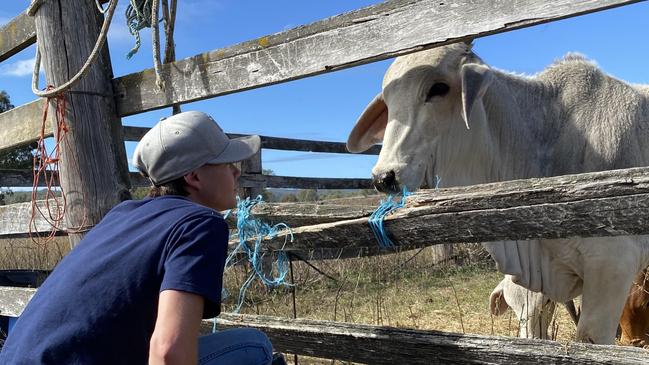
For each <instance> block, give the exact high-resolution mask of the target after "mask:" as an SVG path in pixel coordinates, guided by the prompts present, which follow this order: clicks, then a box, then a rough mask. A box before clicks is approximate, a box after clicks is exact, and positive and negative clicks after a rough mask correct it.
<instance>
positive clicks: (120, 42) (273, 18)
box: [0, 0, 649, 177]
mask: <svg viewBox="0 0 649 365" xmlns="http://www.w3.org/2000/svg"><path fill="white" fill-rule="evenodd" d="M378 2H379V1H371V0H326V1H325V0H320V1H315V0H314V1H304V0H301V1H295V0H280V1H268V2H262V1H242V0H239V1H234V0H179V6H178V19H177V22H176V32H175V39H176V55H177V58H178V59H181V58H185V57H189V56H193V55H195V54H198V53H202V52H206V51H209V50H213V49H217V48H222V47H225V46H229V45H233V44H237V43H240V42H243V41H245V40H249V39H253V38H257V37H260V36H263V35H266V34H272V33H276V32H281V31H283V30H286V29H290V28H293V27H296V26H299V25H303V24H308V23H311V22H314V21H317V20H320V19H323V18H326V17H329V16H333V15H336V14H339V13H342V12H346V11H349V10H353V9H356V8H360V7H364V6H367V5H371V4H374V3H378ZM127 4H128V1H126V0H121V1H120V2H119V5H118V10H117V14H116V15H115V18H114V20H113V24H112V25H111V31H110V33H109V47H110V52H111V58H112V61H113V71H114V73H115V75H116V76H121V75H125V74H128V73H132V72H137V71H140V70H142V69H145V68H149V67H152V58H151V47H150V44H151V43H150V32H149V31H148V30H145V31H143V32H142V35H143V42H142V48H141V49H140V51H139V52H138V53H137V54H136V55H135V56H134V57H133V58H132V59H131V60H126V57H125V55H126V53H127V52H128V51H129V50H130V48H131V47H132V46H133V44H134V39H133V38H132V37H131V35H130V34H129V33H128V30H127V29H126V25H125V20H124V10H125V8H126V5H127ZM28 5H29V1H28V0H11V1H3V4H2V6H1V8H0V24H4V23H6V22H7V21H8V20H10V19H11V18H13V17H14V16H16V15H18V14H19V13H20V12H21V11H23V10H24V9H25V8H26V7H27V6H28ZM647 19H649V3H647V2H642V3H638V4H634V5H628V6H624V7H621V8H617V9H611V10H607V11H603V12H599V13H595V14H590V15H585V16H581V17H577V18H571V19H567V20H562V21H559V22H553V23H549V24H544V25H540V26H536V27H531V28H526V29H522V30H517V31H513V32H508V33H505V34H500V35H495V36H489V37H483V38H480V39H477V40H476V41H475V50H476V52H477V53H478V54H479V55H480V56H481V57H482V58H483V59H484V60H485V61H486V62H487V63H488V64H490V65H492V66H494V67H497V68H499V69H503V70H509V71H512V72H516V73H525V74H533V73H536V72H539V71H541V70H542V69H543V68H544V67H546V66H547V65H549V64H550V63H552V62H553V61H554V60H556V59H558V58H561V57H562V56H563V55H564V54H566V53H567V52H572V51H574V52H579V53H582V54H584V55H586V56H587V57H589V58H591V59H593V60H595V61H596V62H597V63H598V64H599V65H600V66H601V68H602V69H604V70H605V71H606V72H608V73H610V74H612V75H614V76H616V77H618V78H621V79H624V80H627V81H629V82H632V83H649V61H648V60H649V46H648V45H647V43H646V37H647V27H646V22H647ZM33 57H34V47H33V46H32V47H29V48H28V49H26V50H25V51H23V52H21V53H19V54H17V55H15V56H13V57H12V58H10V59H9V60H7V61H5V62H3V63H2V64H0V90H6V91H7V92H8V93H9V94H10V95H11V98H12V102H13V104H15V105H21V104H24V103H26V102H29V101H31V100H34V99H35V97H34V96H33V94H32V93H31V86H30V85H31V65H32V64H33ZM389 63H390V60H386V61H381V62H376V63H372V64H368V65H364V66H359V67H355V68H352V69H347V70H343V71H338V72H334V73H329V74H326V75H320V76H316V77H311V78H307V79H302V80H297V81H292V82H288V83H284V84H279V85H274V86H271V87H265V88H260V89H255V90H250V91H246V92H241V93H236V94H231V95H226V96H223V97H219V98H214V99H209V100H204V101H201V102H196V103H190V104H185V105H183V110H191V109H196V110H203V111H205V112H208V113H210V114H211V115H212V116H214V118H215V119H216V120H217V121H218V122H219V124H220V125H221V126H222V127H223V129H225V131H227V132H232V133H254V134H262V135H269V136H281V137H287V138H300V139H314V140H327V141H341V142H343V141H345V140H346V139H347V134H348V133H349V131H350V130H351V128H352V127H353V125H354V123H355V121H356V118H357V117H358V115H359V114H360V113H361V112H362V111H363V109H364V107H365V105H366V104H367V103H368V102H369V101H370V100H371V99H372V98H373V97H374V95H376V93H377V92H379V91H380V86H381V80H382V77H383V73H384V72H385V70H386V68H387V67H388V65H389ZM40 84H41V85H43V84H44V80H41V83H40ZM170 113H171V111H170V109H164V110H160V111H154V112H149V113H143V114H138V115H135V116H131V117H128V118H124V119H122V122H123V124H124V125H135V126H149V127H150V126H152V125H153V124H154V123H155V122H156V121H157V120H158V119H159V118H160V117H162V116H165V115H168V114H170ZM133 148H134V143H127V152H128V153H129V157H130V154H131V153H132V150H133ZM262 158H263V166H264V168H268V169H272V170H273V171H275V173H276V174H278V175H288V176H317V177H368V176H369V172H370V169H371V167H372V165H373V163H374V162H375V160H376V157H375V156H357V155H341V154H317V153H303V152H283V151H273V150H264V151H263V153H262Z"/></svg>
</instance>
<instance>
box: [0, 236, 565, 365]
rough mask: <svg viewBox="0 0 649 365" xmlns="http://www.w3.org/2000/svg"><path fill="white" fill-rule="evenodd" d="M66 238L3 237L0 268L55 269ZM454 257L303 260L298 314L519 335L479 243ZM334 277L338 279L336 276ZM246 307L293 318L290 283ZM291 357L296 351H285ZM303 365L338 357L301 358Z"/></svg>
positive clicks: (235, 275) (240, 275) (559, 326)
mask: <svg viewBox="0 0 649 365" xmlns="http://www.w3.org/2000/svg"><path fill="white" fill-rule="evenodd" d="M68 247H69V246H68V241H67V238H65V237H62V238H56V239H55V240H54V241H52V242H50V243H48V244H47V245H46V246H38V245H36V244H34V243H32V242H31V241H30V240H3V241H0V269H51V268H53V267H54V265H55V264H56V263H57V262H58V261H59V260H60V259H61V258H62V257H63V255H64V254H65V253H67V252H68ZM454 249H455V252H454V260H453V261H451V262H442V263H439V262H438V261H439V259H438V258H439V256H438V253H436V252H435V251H434V249H433V248H431V247H429V248H425V249H423V250H421V251H407V252H402V253H398V254H392V255H385V256H375V257H368V258H354V259H346V260H330V261H316V262H312V263H311V264H313V265H314V266H316V267H317V268H318V269H319V270H321V271H323V272H324V273H326V274H327V275H328V276H330V277H331V278H332V279H330V278H327V277H325V276H324V275H322V274H320V273H318V272H316V271H315V270H314V269H313V268H311V267H310V266H309V265H307V264H306V263H304V262H294V263H293V268H294V274H295V284H296V285H295V290H296V304H297V305H296V306H297V316H298V317H299V318H307V319H321V320H333V321H345V322H353V323H367V324H376V325H385V326H394V327H407V328H415V329H427V330H440V331H445V332H457V333H472V334H482V335H496V336H516V335H517V330H518V324H517V321H516V319H515V318H513V316H512V314H511V311H510V312H508V313H507V314H505V315H504V316H500V317H492V316H491V315H490V313H489V310H488V304H489V302H488V301H489V294H490V293H491V291H492V290H493V288H494V287H495V286H496V285H497V284H498V282H499V281H500V280H501V279H502V274H499V273H498V272H497V271H496V270H495V268H494V266H493V262H492V261H491V259H490V258H489V257H488V255H487V254H486V252H484V250H482V248H481V246H479V245H457V246H455V248H454ZM245 270H246V269H245V267H243V266H239V267H236V268H233V269H230V270H228V271H227V272H226V275H225V279H224V285H225V287H226V289H227V290H228V291H229V292H230V293H231V296H230V298H228V299H226V300H225V301H224V307H223V310H224V311H231V310H233V308H234V307H235V303H234V300H235V299H236V297H237V296H238V289H239V288H240V287H241V284H242V283H243V282H244V281H245V279H246V277H247V273H246V272H245ZM334 279H335V280H334ZM241 312H242V313H249V314H264V315H273V316H280V317H291V316H292V314H293V311H292V287H279V288H275V289H273V290H267V289H266V288H264V287H263V286H262V285H260V284H258V283H255V284H254V285H253V286H252V287H251V288H250V289H249V291H248V294H247V296H246V302H245V305H244V306H243V308H242V310H241ZM556 312H557V313H556V314H555V317H556V319H555V321H554V325H553V326H554V327H555V328H554V333H556V339H557V340H559V341H562V342H565V341H568V340H570V339H572V338H573V337H574V334H575V328H574V325H573V324H572V322H571V321H570V319H569V317H568V314H567V313H566V312H565V310H564V309H563V307H558V310H557V311H556ZM287 359H288V360H292V356H288V357H287ZM300 363H301V364H331V363H332V362H331V361H330V360H329V361H323V360H316V359H309V358H304V357H300Z"/></svg>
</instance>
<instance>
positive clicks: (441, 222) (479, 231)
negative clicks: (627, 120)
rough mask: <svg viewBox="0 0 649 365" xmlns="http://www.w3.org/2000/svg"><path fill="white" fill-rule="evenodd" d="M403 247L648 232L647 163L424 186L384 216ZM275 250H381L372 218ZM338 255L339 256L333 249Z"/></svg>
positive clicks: (305, 235) (305, 230) (301, 236)
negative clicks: (481, 182)
mask: <svg viewBox="0 0 649 365" xmlns="http://www.w3.org/2000/svg"><path fill="white" fill-rule="evenodd" d="M385 228H386V230H387V231H388V232H389V234H390V236H391V238H392V239H393V241H394V242H395V243H396V244H397V245H399V248H402V249H403V248H415V247H422V246H429V245H434V244H442V243H457V242H488V241H498V240H525V239H533V238H564V237H595V236H616V235H639V234H648V233H649V168H634V169H627V170H616V171H605V172H598V173H588V174H580V175H567V176H558V177H551V178H544V179H530V180H516V181H508V182H502V183H493V184H486V185H475V186H471V187H463V188H451V189H441V190H439V191H434V190H432V191H431V190H423V191H420V192H417V193H415V194H414V195H412V196H411V197H409V198H408V199H407V203H406V206H405V207H404V208H401V209H399V210H398V211H396V212H395V213H394V214H392V215H390V216H388V217H386V219H385ZM293 234H294V238H295V239H294V241H293V242H292V243H289V244H285V237H284V236H285V234H280V235H278V236H277V237H276V238H275V239H273V240H270V241H267V244H268V247H270V248H271V249H283V250H287V251H290V250H299V251H301V252H304V251H311V250H315V251H320V252H323V253H324V252H326V251H331V252H332V253H333V252H340V251H341V250H342V251H345V250H349V249H351V250H354V251H357V250H358V249H359V248H366V250H367V254H374V253H377V252H380V251H385V250H381V249H379V248H378V245H377V244H376V242H375V240H374V238H373V233H372V231H371V229H370V227H369V225H368V224H367V218H364V217H363V218H356V219H351V220H346V221H338V222H333V223H324V224H319V225H314V226H305V227H298V228H295V229H293ZM333 257H335V256H333Z"/></svg>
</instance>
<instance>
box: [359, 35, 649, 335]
mask: <svg viewBox="0 0 649 365" xmlns="http://www.w3.org/2000/svg"><path fill="white" fill-rule="evenodd" d="M648 90H649V88H647V87H646V86H633V85H629V84H627V83H625V82H622V81H620V80H617V79H615V78H612V77H610V76H607V75H605V74H604V73H603V72H602V71H600V70H599V69H598V68H597V67H596V66H595V65H594V64H592V63H591V62H588V61H586V60H585V59H583V58H582V57H580V56H576V55H569V56H567V57H566V58H565V59H563V60H561V61H559V62H557V63H555V64H553V65H552V66H550V67H549V68H547V69H546V70H544V71H543V72H541V73H539V74H538V75H535V76H532V77H527V76H521V75H514V74H511V73H507V72H503V71H499V70H495V69H492V68H490V67H489V66H487V65H485V64H484V63H483V62H482V60H481V59H480V58H479V57H477V56H476V55H475V54H474V53H473V52H472V50H471V46H470V45H467V44H463V43H462V44H453V45H449V46H445V47H440V48H435V49H431V50H427V51H423V52H418V53H414V54H410V55H406V56H402V57H399V58H397V59H396V60H395V61H394V63H393V64H392V65H391V66H390V68H389V69H388V70H387V72H386V74H385V78H384V80H383V91H382V93H380V94H379V95H378V96H377V97H376V98H375V99H374V100H373V101H372V102H371V103H370V104H369V105H368V106H367V108H366V110H365V111H364V112H363V114H362V115H361V117H360V119H359V120H358V122H357V123H356V126H355V127H354V129H353V130H352V131H351V133H350V135H349V139H348V141H347V147H348V149H349V150H350V151H351V152H360V151H364V150H366V149H368V148H369V147H370V146H372V145H373V144H375V143H378V142H380V141H383V148H382V150H381V154H380V155H379V159H378V161H377V163H376V165H375V166H374V168H373V169H372V174H373V177H374V184H375V186H376V187H377V188H378V189H379V190H382V191H399V190H401V188H402V187H404V186H405V187H407V188H408V189H409V190H411V191H412V190H416V189H417V188H418V187H420V186H421V185H422V184H423V183H424V181H426V182H427V183H428V185H429V186H432V183H433V177H434V176H435V175H439V176H440V177H441V179H442V180H441V186H442V187H447V186H459V185H469V184H479V183H487V182H494V181H502V180H510V179H520V178H531V177H542V176H552V175H563V174H570V173H579V172H589V171H598V170H608V169H617V168H626V167H632V166H644V165H647V162H649V102H648V100H647V98H648ZM485 247H486V248H487V249H488V250H489V252H490V253H491V255H492V257H493V258H494V260H495V261H496V263H497V265H498V269H499V270H500V271H501V272H503V273H505V274H510V275H512V276H513V281H514V282H516V283H517V284H520V285H522V286H524V287H526V288H528V289H530V290H533V291H535V292H542V293H544V294H545V295H547V296H549V297H550V298H552V299H553V300H555V301H557V302H567V301H568V300H570V299H573V298H575V297H577V296H578V295H580V294H582V295H583V297H582V310H581V317H580V320H579V325H578V328H577V336H578V339H579V340H582V341H587V342H594V343H603V344H608V343H613V340H614V336H615V333H616V328H617V323H618V321H619V318H620V314H621V312H622V307H623V305H624V300H625V298H626V296H627V293H628V291H629V288H630V285H631V282H632V280H633V276H634V275H635V273H636V272H638V271H640V270H641V269H642V268H644V267H645V266H647V264H649V242H648V240H647V238H646V237H644V236H642V237H638V236H635V237H615V238H611V237H607V238H587V239H580V238H574V239H561V240H534V241H505V242H492V243H486V244H485Z"/></svg>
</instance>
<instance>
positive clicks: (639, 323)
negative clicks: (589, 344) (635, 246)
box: [620, 269, 649, 346]
mask: <svg viewBox="0 0 649 365" xmlns="http://www.w3.org/2000/svg"><path fill="white" fill-rule="evenodd" d="M620 328H621V329H622V338H621V341H622V342H623V343H628V344H632V345H634V346H647V345H649V272H648V271H647V269H645V270H643V271H641V272H640V273H639V274H638V275H637V276H636V278H635V280H634V282H633V285H632V286H631V290H630V291H629V296H628V297H627V299H626V303H625V304H624V310H623V311H622V318H621V319H620Z"/></svg>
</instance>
